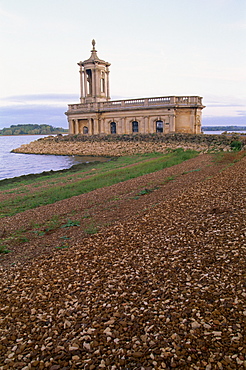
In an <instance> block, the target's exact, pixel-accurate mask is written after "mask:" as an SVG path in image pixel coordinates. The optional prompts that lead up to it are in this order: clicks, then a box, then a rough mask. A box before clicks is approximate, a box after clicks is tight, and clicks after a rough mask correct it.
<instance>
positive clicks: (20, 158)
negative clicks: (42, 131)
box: [0, 135, 98, 180]
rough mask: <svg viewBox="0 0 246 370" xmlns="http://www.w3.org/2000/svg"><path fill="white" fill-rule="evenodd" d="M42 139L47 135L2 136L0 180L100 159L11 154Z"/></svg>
mask: <svg viewBox="0 0 246 370" xmlns="http://www.w3.org/2000/svg"><path fill="white" fill-rule="evenodd" d="M46 136H47V135H46ZM41 137H45V135H20V136H0V180H3V179H7V178H12V177H16V176H21V175H28V174H30V173H41V172H43V171H50V170H53V171H57V170H62V169H65V168H70V167H72V166H73V165H75V164H78V163H85V162H93V161H95V160H97V159H98V158H93V157H80V156H65V155H64V156H63V155H38V154H19V153H11V150H12V149H16V148H19V147H20V146H21V145H22V144H28V143H30V142H31V141H34V140H37V139H39V138H41Z"/></svg>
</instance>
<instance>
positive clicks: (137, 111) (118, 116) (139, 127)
mask: <svg viewBox="0 0 246 370" xmlns="http://www.w3.org/2000/svg"><path fill="white" fill-rule="evenodd" d="M78 65H79V68H80V70H79V72H80V103H79V104H69V105H68V110H67V112H66V113H65V114H66V115H67V118H68V122H69V133H70V134H83V135H97V134H106V135H110V134H120V135H122V134H134V133H141V134H150V133H159V134H161V133H163V134H168V133H174V132H180V133H191V134H200V133H201V118H202V109H203V108H205V107H204V106H203V104H202V98H201V97H200V96H161V97H152V98H140V99H127V100H110V92H109V66H110V63H108V62H105V61H104V60H102V59H99V58H98V56H97V51H96V49H95V40H92V50H91V56H90V58H89V59H86V60H84V61H83V62H79V63H78Z"/></svg>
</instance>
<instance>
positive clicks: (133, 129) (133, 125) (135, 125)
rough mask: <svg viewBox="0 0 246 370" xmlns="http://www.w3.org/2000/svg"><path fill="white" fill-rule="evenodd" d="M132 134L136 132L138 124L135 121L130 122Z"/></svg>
mask: <svg viewBox="0 0 246 370" xmlns="http://www.w3.org/2000/svg"><path fill="white" fill-rule="evenodd" d="M132 132H138V122H137V121H133V122H132Z"/></svg>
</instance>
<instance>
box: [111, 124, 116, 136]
mask: <svg viewBox="0 0 246 370" xmlns="http://www.w3.org/2000/svg"><path fill="white" fill-rule="evenodd" d="M110 132H111V134H116V123H115V122H111V123H110Z"/></svg>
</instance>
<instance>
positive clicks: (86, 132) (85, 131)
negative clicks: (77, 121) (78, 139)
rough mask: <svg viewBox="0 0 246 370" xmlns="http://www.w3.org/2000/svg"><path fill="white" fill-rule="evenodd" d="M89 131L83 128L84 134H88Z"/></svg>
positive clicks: (85, 127)
mask: <svg viewBox="0 0 246 370" xmlns="http://www.w3.org/2000/svg"><path fill="white" fill-rule="evenodd" d="M88 132H89V130H88V127H87V126H84V127H83V134H84V135H85V134H88Z"/></svg>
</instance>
